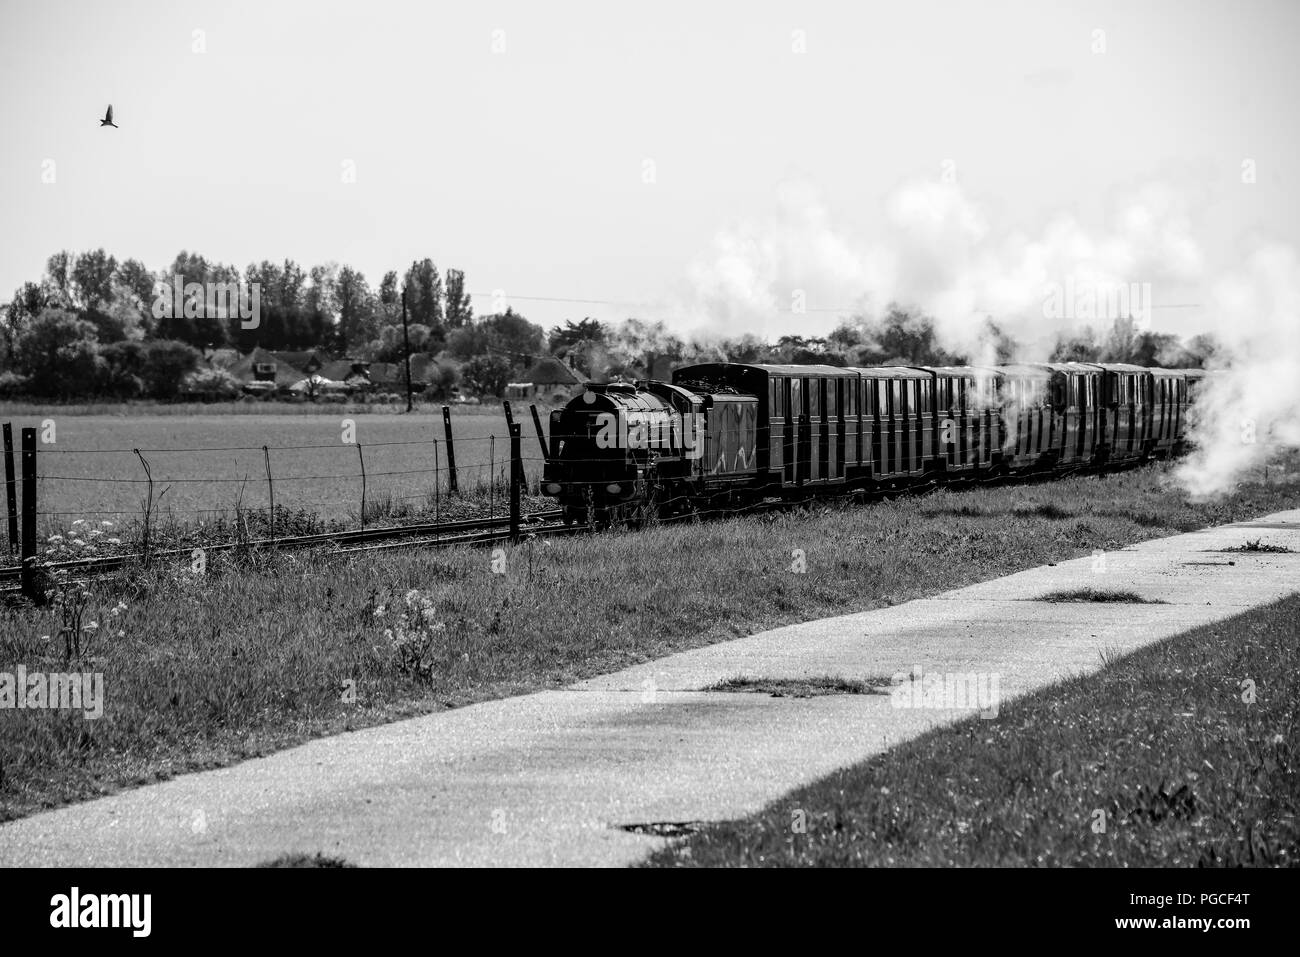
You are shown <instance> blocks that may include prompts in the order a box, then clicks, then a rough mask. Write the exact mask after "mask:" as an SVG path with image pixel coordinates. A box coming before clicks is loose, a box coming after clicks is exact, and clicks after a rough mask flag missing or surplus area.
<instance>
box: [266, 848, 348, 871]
mask: <svg viewBox="0 0 1300 957" xmlns="http://www.w3.org/2000/svg"><path fill="white" fill-rule="evenodd" d="M257 866H258V867H339V868H343V867H356V866H357V865H355V864H351V863H349V862H348V861H345V860H344V859H343V858H341V857H326V856H325V855H324V854H321V853H320V852H319V851H318V852H317V853H316V854H315V855H307V854H283V855H281V856H280V857H277V858H276V859H275V860H273V861H263V862H262V863H261V864H258V865H257Z"/></svg>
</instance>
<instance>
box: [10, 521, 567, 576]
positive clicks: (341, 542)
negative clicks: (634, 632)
mask: <svg viewBox="0 0 1300 957" xmlns="http://www.w3.org/2000/svg"><path fill="white" fill-rule="evenodd" d="M560 515H561V511H560V509H558V508H553V509H543V510H542V511H538V512H532V513H529V514H527V515H524V516H522V521H521V524H520V531H521V532H524V533H525V534H536V533H537V532H538V531H541V530H545V531H546V532H547V534H555V533H557V532H559V533H564V532H568V531H572V530H576V527H568V526H564V525H562V524H560V523H559V522H558V519H559V518H560ZM509 538H510V519H509V518H487V519H466V520H463V521H458V522H422V523H418V524H414V525H394V526H385V527H381V528H363V529H354V530H352V531H346V532H322V533H319V534H315V535H290V536H284V537H276V538H262V539H254V540H252V541H247V542H218V543H215V544H212V545H202V546H194V547H191V548H166V549H159V550H157V551H151V552H150V553H149V561H151V562H154V561H168V560H174V561H175V560H180V561H186V560H189V558H190V556H191V555H193V553H194V550H195V548H202V549H203V551H204V552H205V553H209V554H211V553H220V552H230V551H237V550H254V549H256V550H266V549H299V548H318V547H323V546H328V545H334V546H338V547H335V548H331V549H329V550H328V551H327V552H326V554H330V555H335V554H350V553H357V552H364V551H379V550H386V549H393V548H416V547H421V548H441V547H446V546H450V545H473V544H483V543H486V542H493V541H506V540H508V539H509ZM144 557H145V556H144V555H143V554H142V553H140V552H131V553H126V554H122V555H105V556H103V557H100V558H82V559H74V560H72V561H66V562H50V563H49V564H42V565H41V566H40V567H41V570H42V571H44V572H45V573H47V574H49V573H52V572H56V571H64V572H67V573H68V574H69V575H70V576H72V577H73V578H74V580H77V579H79V578H85V579H90V578H96V577H100V576H102V575H108V574H112V573H114V572H116V571H119V570H120V569H122V568H123V567H125V566H128V565H133V564H138V563H140V562H142V561H143V560H144ZM21 579H22V567H21V566H18V565H10V566H6V567H4V568H0V593H3V592H12V591H17V590H19V588H20V583H21Z"/></svg>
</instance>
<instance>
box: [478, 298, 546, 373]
mask: <svg viewBox="0 0 1300 957" xmlns="http://www.w3.org/2000/svg"><path fill="white" fill-rule="evenodd" d="M477 325H478V327H479V328H480V329H482V330H483V332H484V333H485V334H486V335H487V337H488V341H489V342H490V343H491V347H492V348H493V349H494V350H496V351H498V352H508V353H510V354H511V358H512V359H515V360H516V361H519V362H522V363H528V362H531V361H532V360H533V358H535V357H536V356H539V355H541V353H542V343H543V342H544V341H545V339H546V332H545V330H543V329H542V327H541V326H539V325H537V324H536V323H532V322H529V321H528V320H527V319H525V318H524V317H523V316H521V315H519V313H517V312H515V311H514V310H513V309H509V308H507V309H506V311H505V312H502V313H498V314H497V315H494V316H485V317H484V318H483V319H481V320H480V321H479V322H478V323H477Z"/></svg>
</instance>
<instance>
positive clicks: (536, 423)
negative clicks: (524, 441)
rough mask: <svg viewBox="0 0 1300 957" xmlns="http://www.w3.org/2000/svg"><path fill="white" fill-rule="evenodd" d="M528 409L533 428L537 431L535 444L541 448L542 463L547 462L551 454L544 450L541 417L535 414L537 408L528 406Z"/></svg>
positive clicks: (544, 437)
mask: <svg viewBox="0 0 1300 957" xmlns="http://www.w3.org/2000/svg"><path fill="white" fill-rule="evenodd" d="M528 408H529V411H531V412H532V413H533V428H535V429H536V430H537V444H538V445H540V446H541V447H542V461H543V462H546V461H549V460H550V457H551V453H550V451H549V450H548V449H547V448H546V433H545V432H544V431H542V417H541V416H540V415H538V414H537V406H535V405H530V406H529V407H528Z"/></svg>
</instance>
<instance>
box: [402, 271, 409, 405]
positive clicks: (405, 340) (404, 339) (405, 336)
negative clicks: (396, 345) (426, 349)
mask: <svg viewBox="0 0 1300 957" xmlns="http://www.w3.org/2000/svg"><path fill="white" fill-rule="evenodd" d="M402 344H403V345H404V346H405V349H404V350H403V351H404V352H405V353H406V411H407V412H410V411H411V336H410V333H409V332H408V331H407V328H406V286H405V285H403V286H402Z"/></svg>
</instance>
